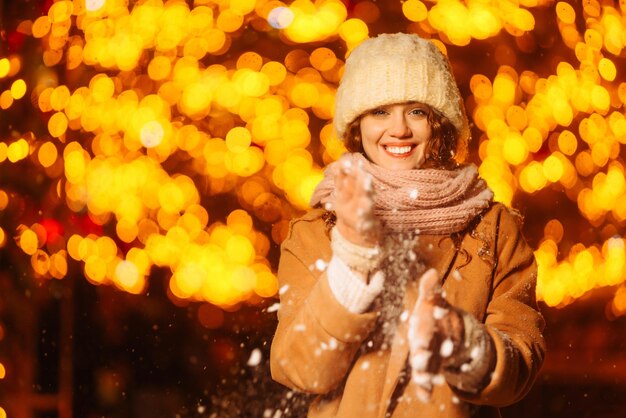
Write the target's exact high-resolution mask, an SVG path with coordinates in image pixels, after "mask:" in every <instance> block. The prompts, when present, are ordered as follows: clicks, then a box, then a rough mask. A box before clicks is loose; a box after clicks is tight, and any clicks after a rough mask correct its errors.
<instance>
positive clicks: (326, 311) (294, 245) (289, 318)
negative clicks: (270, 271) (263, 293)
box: [270, 217, 377, 394]
mask: <svg viewBox="0 0 626 418" xmlns="http://www.w3.org/2000/svg"><path fill="white" fill-rule="evenodd" d="M328 242H329V238H328V236H327V235H326V233H325V226H324V223H323V222H321V221H320V220H319V219H317V220H315V219H310V218H309V219H307V218H306V217H305V218H304V219H299V220H296V221H294V222H293V223H292V225H291V227H290V232H289V234H288V236H287V239H286V240H285V242H284V243H283V245H282V247H281V256H280V262H279V266H278V281H279V285H280V288H281V295H280V309H279V311H278V327H277V330H276V334H275V336H274V340H273V341H272V349H271V353H270V367H271V372H272V378H273V379H274V380H276V381H277V382H279V383H282V384H284V385H285V386H288V387H290V388H293V389H296V390H299V391H303V392H308V393H315V394H324V393H327V392H329V391H331V390H333V389H335V388H336V387H337V386H339V384H340V383H341V382H342V381H343V379H344V377H345V376H346V374H347V373H348V371H349V369H350V367H351V365H352V363H353V360H354V356H355V354H356V352H357V350H358V349H359V347H360V346H361V344H362V342H363V340H364V339H365V338H366V337H367V335H368V334H369V333H370V332H371V330H372V329H373V328H374V326H375V322H376V317H377V314H376V313H374V312H368V313H364V314H355V313H351V312H350V311H348V310H347V309H346V308H345V307H343V306H342V305H341V304H340V303H339V302H338V301H337V300H336V298H335V297H334V296H333V294H332V291H331V290H330V287H329V285H328V280H327V278H326V273H325V272H320V271H319V270H318V269H317V268H316V266H315V265H316V260H318V259H322V260H323V261H325V262H328V259H329V258H330V250H329V249H328V248H329V244H328ZM327 258H328V259H327ZM318 264H319V263H318Z"/></svg>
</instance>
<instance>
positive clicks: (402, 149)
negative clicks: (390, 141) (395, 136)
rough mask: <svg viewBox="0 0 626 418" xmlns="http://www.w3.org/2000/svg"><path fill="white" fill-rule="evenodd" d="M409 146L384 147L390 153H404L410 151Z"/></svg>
mask: <svg viewBox="0 0 626 418" xmlns="http://www.w3.org/2000/svg"><path fill="white" fill-rule="evenodd" d="M411 148H412V147H411V146H410V145H407V146H404V147H386V148H385V149H386V150H387V151H389V152H390V153H392V154H406V153H407V152H411Z"/></svg>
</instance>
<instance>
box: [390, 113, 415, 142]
mask: <svg viewBox="0 0 626 418" xmlns="http://www.w3.org/2000/svg"><path fill="white" fill-rule="evenodd" d="M390 122H391V125H390V127H389V134H390V135H391V136H394V137H396V138H406V137H407V136H410V135H411V130H410V129H409V125H408V124H407V121H406V119H405V118H404V115H403V114H395V115H392V117H391V121H390Z"/></svg>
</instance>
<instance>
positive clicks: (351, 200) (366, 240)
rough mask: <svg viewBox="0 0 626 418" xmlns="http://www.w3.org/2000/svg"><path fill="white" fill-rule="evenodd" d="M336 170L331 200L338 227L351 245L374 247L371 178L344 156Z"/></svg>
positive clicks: (376, 225) (376, 232) (375, 224)
mask: <svg viewBox="0 0 626 418" xmlns="http://www.w3.org/2000/svg"><path fill="white" fill-rule="evenodd" d="M339 167H340V169H339V174H338V176H337V181H336V192H335V201H334V210H335V214H336V215H337V228H339V232H340V233H341V235H342V236H343V237H344V238H345V239H347V240H349V241H350V242H352V243H353V244H356V245H361V246H364V247H374V246H376V245H377V244H378V241H379V235H380V232H379V223H378V220H377V219H376V216H375V215H374V200H373V194H374V190H373V187H372V180H371V177H370V175H369V174H368V173H366V172H365V170H363V169H362V168H361V167H360V166H358V165H357V164H354V163H353V162H352V161H350V159H348V158H346V157H342V158H341V159H340V160H339Z"/></svg>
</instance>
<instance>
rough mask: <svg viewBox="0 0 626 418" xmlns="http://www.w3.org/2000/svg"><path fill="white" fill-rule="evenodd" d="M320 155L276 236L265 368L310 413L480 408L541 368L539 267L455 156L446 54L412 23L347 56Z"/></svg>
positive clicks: (463, 124) (493, 404)
mask: <svg viewBox="0 0 626 418" xmlns="http://www.w3.org/2000/svg"><path fill="white" fill-rule="evenodd" d="M334 123H335V128H336V131H337V134H338V135H339V137H341V138H343V139H344V141H345V143H346V145H347V147H348V149H349V150H350V151H352V153H350V154H346V155H344V156H343V157H342V158H341V159H340V160H339V161H337V162H335V163H333V164H331V165H330V166H329V167H328V169H327V170H326V173H325V178H324V180H323V181H322V182H321V183H320V185H319V186H318V188H317V189H316V191H315V193H314V195H313V198H312V202H311V203H312V206H313V207H314V209H313V210H311V211H310V212H309V213H307V214H306V215H304V216H303V217H302V218H300V219H297V220H295V221H293V222H292V224H291V228H290V232H289V235H288V237H287V239H286V240H285V242H284V243H283V245H282V253H281V259H280V264H279V269H278V278H279V281H280V285H281V296H280V297H281V308H280V310H279V324H278V329H277V331H276V336H275V338H274V341H273V345H272V352H271V367H272V376H273V378H274V379H275V380H277V381H278V382H280V383H282V384H284V385H287V386H289V387H291V388H294V389H296V390H299V391H304V392H308V393H314V394H318V395H319V396H318V397H317V398H316V400H315V401H314V402H313V404H312V405H311V407H310V409H309V416H310V417H346V418H354V417H358V418H368V417H372V418H373V417H387V416H389V417H420V418H424V417H441V416H445V417H470V416H471V417H474V416H480V417H491V416H499V412H498V409H497V407H499V406H504V405H508V404H511V403H513V402H516V401H518V400H519V399H521V398H522V397H523V396H524V395H525V394H526V393H527V391H528V390H529V389H530V387H531V385H532V383H533V381H534V378H535V376H536V374H537V372H538V370H539V368H540V367H541V364H542V361H543V356H544V349H545V344H544V340H543V336H542V334H541V332H542V330H543V327H544V322H543V319H542V317H541V315H540V314H539V312H538V311H537V308H536V301H535V284H536V265H535V262H534V258H533V253H532V251H531V249H530V248H529V246H528V245H527V244H526V242H525V240H524V238H523V237H522V235H521V233H520V229H519V225H518V221H519V219H518V217H517V216H516V215H515V214H513V212H511V211H510V210H509V209H507V208H506V207H504V206H502V205H501V204H497V203H494V202H493V201H492V197H493V193H492V192H491V190H489V188H488V187H487V186H486V184H485V183H484V182H483V181H482V180H480V179H479V178H478V174H477V169H476V167H475V166H474V165H471V164H463V159H464V157H465V154H466V148H467V142H468V139H469V127H468V121H467V118H466V116H465V112H464V108H463V101H462V99H461V97H460V94H459V91H458V88H457V86H456V83H455V80H454V77H453V75H452V72H451V70H450V66H449V63H448V61H447V59H446V58H445V56H444V55H443V54H442V53H441V52H440V51H439V50H438V49H437V47H436V46H435V45H434V44H433V43H431V42H430V41H427V40H424V39H422V38H420V37H418V36H416V35H408V34H394V35H380V36H378V37H376V38H372V39H368V40H366V41H365V42H363V43H362V44H361V45H360V46H358V47H357V48H356V49H355V50H354V51H353V52H352V53H351V55H350V56H349V58H348V60H347V61H346V67H345V72H344V75H343V79H342V81H341V84H340V86H339V89H338V91H337V96H336V106H335V119H334Z"/></svg>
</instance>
